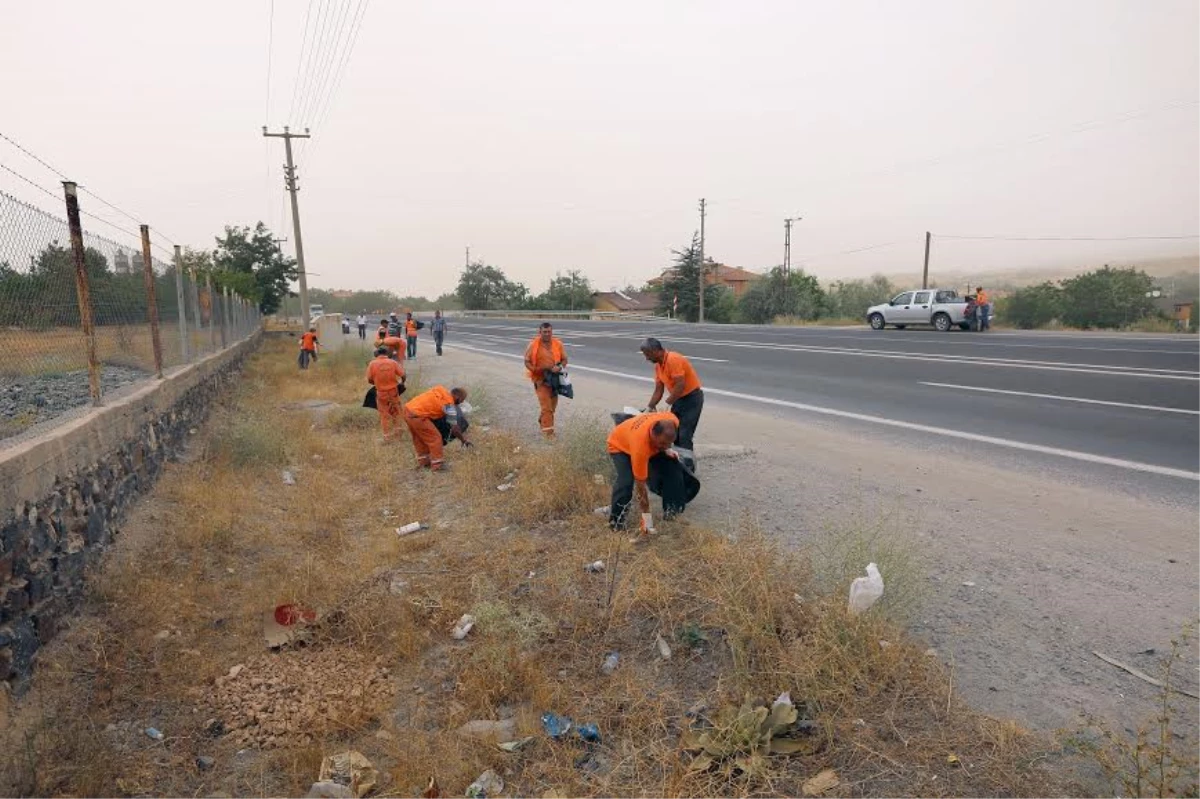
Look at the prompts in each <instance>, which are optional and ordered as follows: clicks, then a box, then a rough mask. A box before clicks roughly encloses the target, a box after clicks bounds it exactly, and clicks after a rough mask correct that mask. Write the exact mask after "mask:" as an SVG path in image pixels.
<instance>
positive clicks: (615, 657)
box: [600, 652, 621, 674]
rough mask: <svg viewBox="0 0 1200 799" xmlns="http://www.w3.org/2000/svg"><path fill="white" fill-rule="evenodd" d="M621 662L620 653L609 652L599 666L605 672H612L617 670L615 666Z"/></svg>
mask: <svg viewBox="0 0 1200 799" xmlns="http://www.w3.org/2000/svg"><path fill="white" fill-rule="evenodd" d="M620 663H621V655H620V653H618V652H609V653H608V655H607V656H606V657H605V658H604V663H603V664H602V665H601V666H600V671H602V672H604V673H605V674H612V673H613V672H614V671H616V670H617V666H619V665H620Z"/></svg>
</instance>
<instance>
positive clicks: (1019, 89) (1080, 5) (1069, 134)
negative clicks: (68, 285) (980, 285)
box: [0, 0, 1200, 296]
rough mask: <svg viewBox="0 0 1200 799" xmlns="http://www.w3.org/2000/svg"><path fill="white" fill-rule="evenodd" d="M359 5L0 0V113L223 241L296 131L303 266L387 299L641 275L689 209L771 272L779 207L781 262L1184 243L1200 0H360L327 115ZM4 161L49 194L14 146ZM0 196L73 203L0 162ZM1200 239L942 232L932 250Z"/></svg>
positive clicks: (275, 171) (275, 217) (842, 266)
mask: <svg viewBox="0 0 1200 799" xmlns="http://www.w3.org/2000/svg"><path fill="white" fill-rule="evenodd" d="M360 2H361V0H312V2H309V1H308V0H275V2H274V14H273V25H271V24H269V20H270V19H271V8H272V2H271V0H207V2H203V3H185V2H175V0H169V1H168V0H158V1H157V2H148V1H147V2H113V1H112V0H106V2H94V1H93V2H82V1H79V2H53V0H46V1H45V2H37V3H15V2H9V3H6V4H5V7H4V9H3V12H2V14H3V24H2V26H0V132H2V133H4V134H6V135H7V136H9V137H11V138H13V139H15V140H16V141H18V142H20V143H21V144H23V145H25V146H26V147H28V148H29V149H31V150H32V151H34V152H35V153H37V154H38V155H40V156H42V157H43V158H44V159H46V160H47V161H49V162H50V163H51V164H53V165H54V166H56V167H58V168H59V169H62V170H63V171H64V172H67V173H68V174H70V175H71V176H72V177H74V178H75V179H76V180H78V181H79V182H80V183H81V184H83V185H85V186H89V187H91V188H92V189H93V190H95V191H96V192H98V193H99V194H100V195H101V196H103V197H105V198H106V199H108V200H110V201H111V202H114V203H116V204H117V205H119V206H121V207H123V208H125V209H126V210H128V211H131V212H133V213H135V214H137V215H144V217H145V220H146V221H147V222H149V223H150V224H151V225H152V227H154V228H156V229H161V230H162V231H164V232H165V233H167V234H168V235H170V236H171V237H172V238H174V239H175V240H176V241H178V242H180V243H184V244H190V245H192V246H199V247H211V246H212V237H213V236H214V235H216V234H217V233H219V232H220V230H221V227H222V225H224V224H226V223H236V224H245V223H253V222H254V221H256V220H259V219H263V220H264V221H266V222H267V224H268V225H270V226H271V227H272V228H273V229H274V230H276V231H280V232H282V235H285V236H287V237H288V238H289V239H291V238H292V232H291V218H290V215H287V216H285V215H283V210H284V206H283V205H282V202H281V200H282V172H281V168H280V165H281V164H282V162H283V144H282V142H281V141H280V140H278V139H271V140H269V142H268V141H266V140H264V139H263V138H262V137H261V126H262V125H263V124H264V123H268V124H270V125H271V126H272V127H273V128H274V127H278V126H281V125H283V124H291V125H292V127H293V129H298V128H302V127H304V126H305V125H310V126H314V130H313V133H314V139H313V140H312V142H310V143H309V144H308V146H307V150H306V151H304V153H303V156H302V157H301V159H300V178H301V186H302V191H301V193H300V204H301V218H302V221H303V223H304V242H305V251H306V255H307V258H308V270H309V271H310V272H311V273H315V274H314V276H313V277H311V278H310V281H311V285H315V286H322V287H343V288H371V287H381V288H388V289H392V290H394V291H396V292H399V293H401V294H409V293H421V294H427V295H431V296H432V295H435V294H438V293H440V292H442V291H447V290H450V289H452V288H453V286H454V284H455V282H456V280H457V270H458V269H459V268H460V267H461V265H462V262H463V258H464V247H465V246H466V245H468V244H469V245H471V248H472V249H471V252H472V255H473V256H478V257H480V258H483V259H485V260H487V261H488V262H489V263H492V264H495V265H498V266H500V267H501V268H503V269H504V270H505V271H506V272H507V273H508V275H509V276H510V277H512V278H514V279H517V280H521V281H523V282H525V283H526V284H527V285H529V286H530V288H531V289H533V290H535V291H541V290H543V289H544V288H545V284H546V282H547V281H548V280H549V278H550V277H551V276H552V275H553V274H554V272H555V271H556V270H559V269H567V268H572V267H577V268H580V269H583V270H584V271H585V272H586V273H587V274H588V275H589V276H590V277H591V278H592V281H593V283H594V284H595V285H596V286H597V287H599V288H604V289H607V288H610V287H613V286H614V285H618V284H624V283H625V282H637V283H640V282H641V281H643V280H645V279H646V278H648V277H651V276H653V275H654V274H656V273H657V272H658V270H659V269H660V268H661V267H662V266H664V265H665V264H666V263H667V262H668V261H669V258H670V250H671V248H673V247H679V246H682V245H685V244H686V243H687V242H688V241H689V239H690V237H691V234H692V231H693V230H695V229H696V228H697V227H698V213H697V202H698V200H699V198H700V197H706V198H707V199H708V201H709V216H708V226H707V229H708V248H707V249H708V252H709V253H710V254H711V255H712V256H714V257H715V258H717V259H719V260H721V261H724V262H726V263H732V264H737V265H741V266H746V267H748V268H753V269H764V268H767V267H770V266H772V265H775V264H778V263H779V262H780V261H781V259H782V250H783V221H782V220H783V218H784V217H785V216H803V217H804V219H803V221H801V222H798V223H797V224H796V227H795V229H794V232H793V242H794V243H793V261H794V263H797V264H801V265H803V266H805V268H807V269H809V270H810V271H812V272H815V273H816V274H817V275H818V276H820V277H821V278H823V279H828V278H833V277H838V276H845V275H864V274H868V273H870V272H872V271H884V272H888V273H895V272H900V271H904V270H912V272H913V274H914V275H915V274H919V269H920V262H921V257H922V248H923V243H924V231H925V230H927V229H928V230H932V231H934V233H935V235H936V234H957V235H1010V236H1075V237H1081V236H1083V237H1086V236H1093V237H1094V236H1111V237H1116V236H1138V235H1160V236H1168V235H1180V234H1194V233H1197V228H1198V218H1200V159H1198V151H1200V116H1198V110H1197V99H1198V98H1200V45H1198V39H1200V33H1198V31H1200V13H1198V11H1197V3H1196V2H1195V1H1194V0H1179V2H1174V1H1173V0H1131V1H1129V2H1113V1H1111V0H1080V1H1079V2H1046V0H1039V1H1038V2H1014V1H1013V0H1003V2H999V1H997V2H973V1H972V0H953V1H951V2H845V1H844V0H837V2H834V1H833V0H830V1H829V2H797V1H796V0H780V1H778V2H765V1H763V2H734V1H733V0H723V1H722V2H705V1H704V0H689V1H688V2H683V1H679V2H655V1H654V0H649V1H647V0H640V2H625V1H624V0H610V2H606V3H583V2H572V0H557V2H550V0H545V1H544V2H531V1H529V2H527V1H521V0H504V2H498V1H493V2H469V1H461V2H454V3H446V2H434V1H433V0H430V1H429V2H425V3H415V2H398V1H396V0H374V2H370V0H367V3H368V5H366V6H365V15H364V17H363V19H364V20H365V21H364V22H363V24H362V26H361V32H360V34H359V35H358V37H357V39H355V40H354V42H355V44H354V49H353V51H352V52H351V53H350V56H349V61H348V66H347V67H346V69H345V71H344V76H343V78H342V80H341V82H340V83H339V84H338V88H337V91H336V93H333V95H332V102H331V103H330V104H329V106H328V108H329V111H328V113H327V115H326V117H325V121H324V123H323V124H322V123H321V122H320V116H321V115H320V111H319V106H321V103H320V101H319V100H318V99H315V97H314V95H315V92H313V91H311V90H312V89H313V88H314V87H315V86H317V85H320V84H321V81H320V75H322V74H324V73H323V72H322V71H321V70H320V69H315V70H313V74H312V76H311V77H309V76H308V72H307V71H306V70H304V69H303V68H302V65H301V52H302V50H304V49H305V45H304V41H305V39H304V36H303V33H304V28H305V17H306V15H307V16H308V17H309V36H308V46H307V50H308V51H309V52H310V54H311V53H315V57H314V58H313V59H312V60H313V62H314V63H315V64H318V65H320V64H326V63H328V64H330V68H329V75H330V76H332V75H333V74H334V72H335V69H336V66H337V63H340V60H338V59H337V57H336V53H335V51H333V50H332V48H333V44H334V42H335V41H341V42H343V43H349V41H350V39H351V35H350V31H351V24H352V22H353V19H354V16H355V14H356V13H357V12H358V10H359V9H360ZM322 21H324V25H322ZM269 30H273V46H272V48H271V59H270V61H271V72H270V102H269V107H268V103H267V85H268V81H267V72H268V70H267V64H268V31H269ZM318 34H319V35H318ZM338 34H340V38H337V35H338ZM335 61H336V63H335ZM297 74H299V75H300V81H299V83H300V89H299V91H296V86H295V84H296V83H297V80H296V77H297ZM326 86H327V93H328V92H329V91H330V90H332V86H333V84H332V80H328V81H327V82H326ZM0 164H4V165H6V166H9V167H11V168H14V169H17V170H18V171H20V172H21V173H22V174H24V175H26V176H28V177H30V178H32V179H34V180H36V181H38V182H39V183H41V184H42V185H45V186H47V187H49V188H51V189H53V190H55V191H56V192H58V185H57V181H58V178H57V177H56V176H55V175H54V174H53V173H51V172H49V171H47V170H45V169H44V168H42V167H40V166H39V165H37V164H36V163H34V162H32V161H30V160H29V159H27V158H25V157H24V156H23V155H21V154H20V153H19V152H17V151H16V150H14V149H13V148H12V147H11V146H9V145H8V144H7V143H5V142H3V141H0ZM0 190H3V191H6V192H8V193H10V194H14V195H17V196H19V197H21V198H25V199H29V200H30V201H31V202H33V203H35V204H36V205H38V206H40V207H44V208H49V209H51V210H53V211H54V212H55V213H61V206H58V205H55V203H54V202H53V201H51V199H50V198H49V197H47V196H45V195H43V194H38V193H36V192H33V190H32V189H29V188H27V187H26V186H24V185H23V184H21V183H20V181H18V180H17V179H15V178H14V177H13V176H12V175H11V174H9V173H7V172H4V171H0ZM84 203H85V206H86V208H87V210H90V211H93V212H95V213H97V214H99V215H102V216H104V217H105V218H109V219H112V220H113V221H116V222H118V223H120V224H121V225H123V226H125V227H133V224H132V223H131V222H129V221H128V220H126V219H123V218H122V217H120V216H119V215H117V214H115V213H113V212H111V211H108V210H107V209H105V208H103V207H102V206H98V205H97V204H96V203H94V202H92V203H91V204H88V198H87V197H86V196H85V197H84ZM97 231H98V232H105V233H106V234H108V235H113V236H115V235H117V234H114V233H113V231H111V230H108V231H106V230H104V229H103V228H100V227H97ZM881 244H886V245H890V246H884V247H878V248H876V249H871V250H867V251H864V252H859V253H851V254H845V251H848V250H856V249H860V248H867V247H874V246H875V245H881ZM291 246H292V243H291V242H289V243H288V244H287V245H286V247H287V248H290V247H291ZM1195 251H1196V242H1195V241H1182V242H1093V243H1081V242H1040V243H1029V242H1012V243H1006V242H994V241H979V242H976V241H954V240H948V239H942V240H938V239H936V238H935V242H934V249H933V258H932V264H933V269H934V270H935V271H936V270H938V269H943V270H950V269H954V270H962V269H970V268H974V267H980V268H989V269H994V268H996V267H1003V266H1007V265H1011V266H1013V267H1020V266H1028V265H1037V264H1041V263H1051V262H1061V261H1063V260H1071V259H1078V260H1080V261H1084V262H1089V263H1090V262H1099V261H1102V260H1104V259H1114V260H1116V259H1121V258H1129V257H1134V256H1140V255H1153V254H1187V253H1194V252H1195Z"/></svg>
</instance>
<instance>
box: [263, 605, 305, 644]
mask: <svg viewBox="0 0 1200 799" xmlns="http://www.w3.org/2000/svg"><path fill="white" fill-rule="evenodd" d="M263 638H265V639H266V641H267V648H268V649H280V648H282V647H285V646H288V645H289V644H301V643H308V642H309V641H310V640H311V639H312V631H311V630H309V629H307V628H306V627H305V626H304V625H303V624H293V625H291V626H285V625H282V624H280V623H279V622H277V621H276V620H275V611H273V610H268V611H266V612H265V613H263Z"/></svg>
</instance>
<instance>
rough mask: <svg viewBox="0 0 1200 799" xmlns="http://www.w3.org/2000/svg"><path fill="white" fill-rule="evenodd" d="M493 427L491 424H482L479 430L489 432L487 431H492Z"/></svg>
mask: <svg viewBox="0 0 1200 799" xmlns="http://www.w3.org/2000/svg"><path fill="white" fill-rule="evenodd" d="M491 429H492V427H491V425H486V424H485V425H481V426H480V428H479V431H480V432H481V433H487V432H490V431H491Z"/></svg>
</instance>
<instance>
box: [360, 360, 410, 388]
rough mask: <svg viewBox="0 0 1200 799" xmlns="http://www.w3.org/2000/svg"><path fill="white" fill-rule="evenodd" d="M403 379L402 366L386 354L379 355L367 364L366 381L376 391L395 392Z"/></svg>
mask: <svg viewBox="0 0 1200 799" xmlns="http://www.w3.org/2000/svg"><path fill="white" fill-rule="evenodd" d="M403 379H404V367H403V366H401V365H400V364H398V363H396V362H395V361H393V360H392V359H391V358H389V357H388V356H386V355H379V356H377V357H376V358H375V360H373V361H371V362H370V363H369V364H367V382H368V383H370V384H371V385H373V386H375V388H376V390H378V391H391V392H393V393H394V392H396V391H397V390H399V388H400V381H401V380H403Z"/></svg>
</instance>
